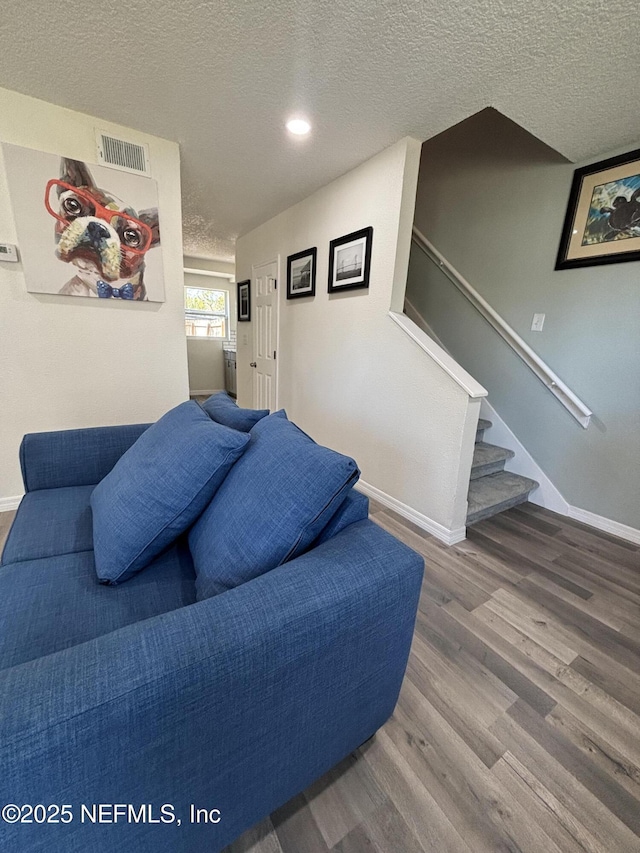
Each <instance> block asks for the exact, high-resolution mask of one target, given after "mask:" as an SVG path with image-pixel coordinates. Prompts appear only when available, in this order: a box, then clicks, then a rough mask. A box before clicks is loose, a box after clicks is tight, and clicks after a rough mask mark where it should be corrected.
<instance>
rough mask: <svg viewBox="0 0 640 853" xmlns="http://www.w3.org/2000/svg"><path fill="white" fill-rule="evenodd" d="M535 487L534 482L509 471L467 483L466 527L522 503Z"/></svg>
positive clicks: (536, 485)
mask: <svg viewBox="0 0 640 853" xmlns="http://www.w3.org/2000/svg"><path fill="white" fill-rule="evenodd" d="M537 487H538V483H536V481H535V480H530V479H529V478H528V477H521V476H520V474H512V473H511V471H500V472H499V473H498V474H488V475H487V476H486V477H479V478H478V479H477V480H472V481H471V482H470V483H469V498H468V501H469V505H468V508H467V525H470V524H475V523H476V521H482V519H483V518H489V517H490V516H492V515H496V513H498V512H502V511H503V510H505V509H510V507H512V506H517V505H518V504H521V503H524V502H525V501H526V500H527V498H528V497H529V493H530V492H532V491H533V490H534V489H536V488H537Z"/></svg>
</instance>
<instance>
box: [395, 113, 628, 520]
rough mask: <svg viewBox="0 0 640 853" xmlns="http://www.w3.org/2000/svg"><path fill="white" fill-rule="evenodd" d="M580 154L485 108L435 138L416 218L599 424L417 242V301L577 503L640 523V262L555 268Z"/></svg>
mask: <svg viewBox="0 0 640 853" xmlns="http://www.w3.org/2000/svg"><path fill="white" fill-rule="evenodd" d="M635 147H640V146H632V147H631V148H635ZM629 150H631V149H629ZM616 153H620V152H605V153H604V154H603V156H602V157H598V158H596V159H598V160H600V159H604V158H605V157H608V156H613V154H616ZM581 165H584V164H582V163H579V164H571V163H568V162H567V161H566V160H564V159H563V158H562V157H561V156H560V155H559V154H557V152H555V151H553V150H552V149H550V148H548V147H547V146H546V145H544V144H543V143H542V142H540V141H539V140H537V139H536V138H535V137H533V136H531V135H530V134H529V133H528V132H527V131H525V130H523V129H522V128H520V127H519V126H518V125H516V124H514V123H513V122H511V121H510V120H509V119H507V118H505V117H504V116H502V115H501V114H500V113H498V112H496V111H495V110H484V111H483V112H481V113H478V114H477V115H476V116H473V117H472V118H470V119H468V120H466V121H465V122H463V123H462V124H460V125H457V126H456V127H454V128H451V129H450V130H448V131H446V132H445V133H443V134H441V135H440V136H438V137H436V138H434V139H432V140H429V141H427V142H426V143H425V144H424V146H423V150H422V159H421V165H420V177H419V181H418V193H417V202H416V212H415V223H416V225H417V227H418V228H419V229H420V231H422V233H423V234H425V236H426V237H428V238H429V240H431V242H432V243H433V244H434V245H435V246H436V248H437V249H438V250H439V251H440V252H442V254H444V256H445V257H446V258H447V259H448V260H449V261H450V262H451V263H452V264H453V265H454V266H455V267H456V268H457V269H458V270H459V272H461V273H462V275H464V276H465V278H467V280H468V281H469V282H470V283H471V284H472V285H473V287H475V288H476V290H478V291H479V292H480V293H481V294H482V296H483V297H484V298H485V299H486V300H487V301H488V302H489V304H490V305H491V306H492V307H493V308H494V309H495V310H496V311H498V313H499V314H501V315H502V316H503V317H504V319H505V320H506V321H507V322H508V323H509V324H510V325H511V326H512V327H513V328H514V329H515V330H516V332H518V334H519V335H520V336H521V337H522V338H524V340H525V341H527V342H528V343H529V344H530V346H532V347H533V349H534V350H535V351H536V352H537V353H538V354H539V355H540V356H541V357H542V358H543V359H544V360H545V361H546V362H547V364H549V366H550V367H551V368H552V369H553V370H554V371H555V372H556V373H557V374H558V375H559V376H560V378H561V379H562V380H563V381H564V382H566V383H567V384H568V385H569V387H570V388H571V389H572V390H573V391H574V392H575V393H576V394H577V395H578V396H579V397H580V398H581V399H582V400H583V401H584V402H585V403H586V404H587V405H588V406H589V407H590V408H591V409H592V410H593V412H594V417H593V418H592V420H591V425H590V426H589V428H588V429H587V430H584V429H583V428H582V427H581V426H580V425H579V424H578V423H577V422H576V421H575V420H574V419H573V418H572V417H571V415H570V414H569V413H568V412H567V411H566V410H565V409H564V407H563V406H562V405H561V404H560V403H559V402H558V401H557V400H556V399H555V398H554V397H553V395H552V394H551V393H550V392H549V391H547V390H546V389H545V388H544V386H543V385H542V384H541V383H540V381H539V380H538V379H537V378H536V377H535V376H534V375H533V374H532V373H531V371H530V370H529V369H528V368H527V367H526V366H525V365H524V364H523V363H522V361H521V360H520V359H519V358H518V356H516V355H515V354H514V353H513V351H512V350H511V349H510V348H509V347H508V345H507V344H506V343H504V342H503V341H502V340H501V338H500V337H499V336H498V335H497V333H496V332H495V331H494V330H493V329H492V328H491V327H490V326H489V324H488V323H487V322H486V321H485V320H484V319H483V318H482V317H481V316H480V315H479V314H478V313H477V312H476V310H475V309H474V308H473V307H472V306H471V305H470V303H469V302H467V300H466V299H465V298H464V297H463V296H462V295H461V294H459V293H458V291H457V290H456V289H455V287H454V286H453V285H452V284H451V282H449V281H448V279H446V277H445V276H444V275H443V273H442V272H440V270H439V269H438V268H437V267H436V266H435V265H434V264H433V263H432V262H431V261H430V260H428V259H427V258H426V257H425V255H424V254H423V253H422V252H421V251H420V250H419V249H418V248H417V247H416V246H415V245H413V247H412V252H411V259H410V264H409V276H408V283H407V292H406V298H407V299H408V300H409V301H410V302H411V303H412V305H413V306H414V307H415V308H416V309H417V310H418V311H419V313H420V314H421V315H422V316H423V317H424V319H425V321H426V322H427V323H428V324H429V326H430V327H431V328H432V329H433V331H434V332H435V334H436V335H437V336H438V338H440V340H441V341H442V342H443V344H444V345H445V346H446V347H447V348H448V349H449V351H450V352H451V354H452V355H453V356H454V358H456V360H457V361H459V362H460V364H461V365H462V366H463V367H464V368H465V369H466V370H468V371H469V372H470V373H471V374H472V375H473V376H474V377H475V378H476V379H477V380H478V381H479V382H481V383H482V384H483V385H484V386H485V387H486V388H487V390H488V391H489V401H490V402H491V404H492V405H493V406H494V408H495V409H496V410H497V411H498V413H499V414H500V415H501V417H502V418H503V419H504V420H505V422H506V423H507V424H508V425H509V426H510V427H511V429H512V430H513V432H514V433H515V434H516V436H517V437H518V438H519V439H520V441H521V442H522V443H523V444H524V445H525V447H526V448H527V449H528V451H529V452H530V453H531V455H532V456H533V457H534V459H535V460H536V461H537V462H538V464H539V465H540V467H541V468H542V469H543V470H544V471H545V473H546V474H547V475H548V476H549V478H550V479H551V480H552V482H553V483H554V484H555V485H556V487H557V488H558V489H559V490H560V492H561V493H562V495H563V496H564V497H565V499H566V500H567V501H568V502H569V503H570V504H571V505H573V506H576V507H579V508H581V509H585V510H588V511H590V512H593V513H596V514H598V515H601V516H604V517H605V518H610V519H612V520H614V521H618V522H620V523H622V524H627V525H630V526H632V527H635V528H640V263H638V262H631V263H622V264H609V265H605V266H594V267H588V268H584V269H575V270H563V271H559V272H555V271H554V269H553V267H554V264H555V258H556V253H557V250H558V243H559V240H560V233H561V230H562V225H563V221H564V215H565V211H566V206H567V200H568V197H569V189H570V186H571V181H572V177H573V171H574V169H575V168H576V167H578V166H581ZM534 313H544V314H546V320H545V325H544V329H543V331H542V332H532V331H530V329H531V321H532V317H533V314H534ZM488 440H490V436H489V437H488Z"/></svg>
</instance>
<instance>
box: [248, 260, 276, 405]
mask: <svg viewBox="0 0 640 853" xmlns="http://www.w3.org/2000/svg"><path fill="white" fill-rule="evenodd" d="M271 264H275V267H276V291H275V293H276V299H275V311H276V353H277V356H276V360H275V365H274V367H275V370H274V374H273V378H274V394H273V397H274V403H273V408H272V411H274V412H275V411H277V410H278V408H279V400H280V396H279V395H280V299H281V296H280V294H281V293H282V275H281V272H282V270H281V264H280V254H277V255H276V256H275V257H273V258H270V259H269V260H266V261H261V262H260V263H259V264H252V265H251V320H252V322H251V326H252V341H251V353H252V356H251V357H252V360H253V361H255V356H256V334H257V331H258V326H257V323H256V295H257V294H256V286H255V282H256V277H257V273H256V271H257V270H259V269H261V267H267V266H270V265H271ZM258 274H259V273H258ZM251 387H252V394H253V400H252V406H253V407H254V408H255V407H256V400H255V384H254V381H253V377H252V379H251Z"/></svg>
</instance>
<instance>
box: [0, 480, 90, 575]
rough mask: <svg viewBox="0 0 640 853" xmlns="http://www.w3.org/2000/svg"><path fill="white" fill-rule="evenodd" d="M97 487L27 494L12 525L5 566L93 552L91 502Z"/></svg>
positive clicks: (4, 553)
mask: <svg viewBox="0 0 640 853" xmlns="http://www.w3.org/2000/svg"><path fill="white" fill-rule="evenodd" d="M94 488H95V486H71V487H67V488H63V489H40V490H39V491H37V492H27V494H26V495H25V496H24V497H23V498H22V501H21V502H20V506H19V507H18V512H17V513H16V517H15V518H14V520H13V524H12V525H11V530H10V532H9V536H8V538H7V541H6V543H5V546H4V551H3V553H2V565H4V564H5V563H15V562H18V561H19V560H37V559H38V558H40V557H52V556H54V555H56V554H72V553H73V552H75V551H87V550H90V549H91V548H93V529H92V518H91V507H90V506H89V498H90V497H91V492H92V491H93V490H94Z"/></svg>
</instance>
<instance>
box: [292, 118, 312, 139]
mask: <svg viewBox="0 0 640 853" xmlns="http://www.w3.org/2000/svg"><path fill="white" fill-rule="evenodd" d="M287 130H288V131H289V133H294V134H295V135H296V136H306V134H307V133H309V131H310V130H311V125H310V124H309V122H308V121H306V119H303V118H291V119H289V121H288V122H287Z"/></svg>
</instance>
